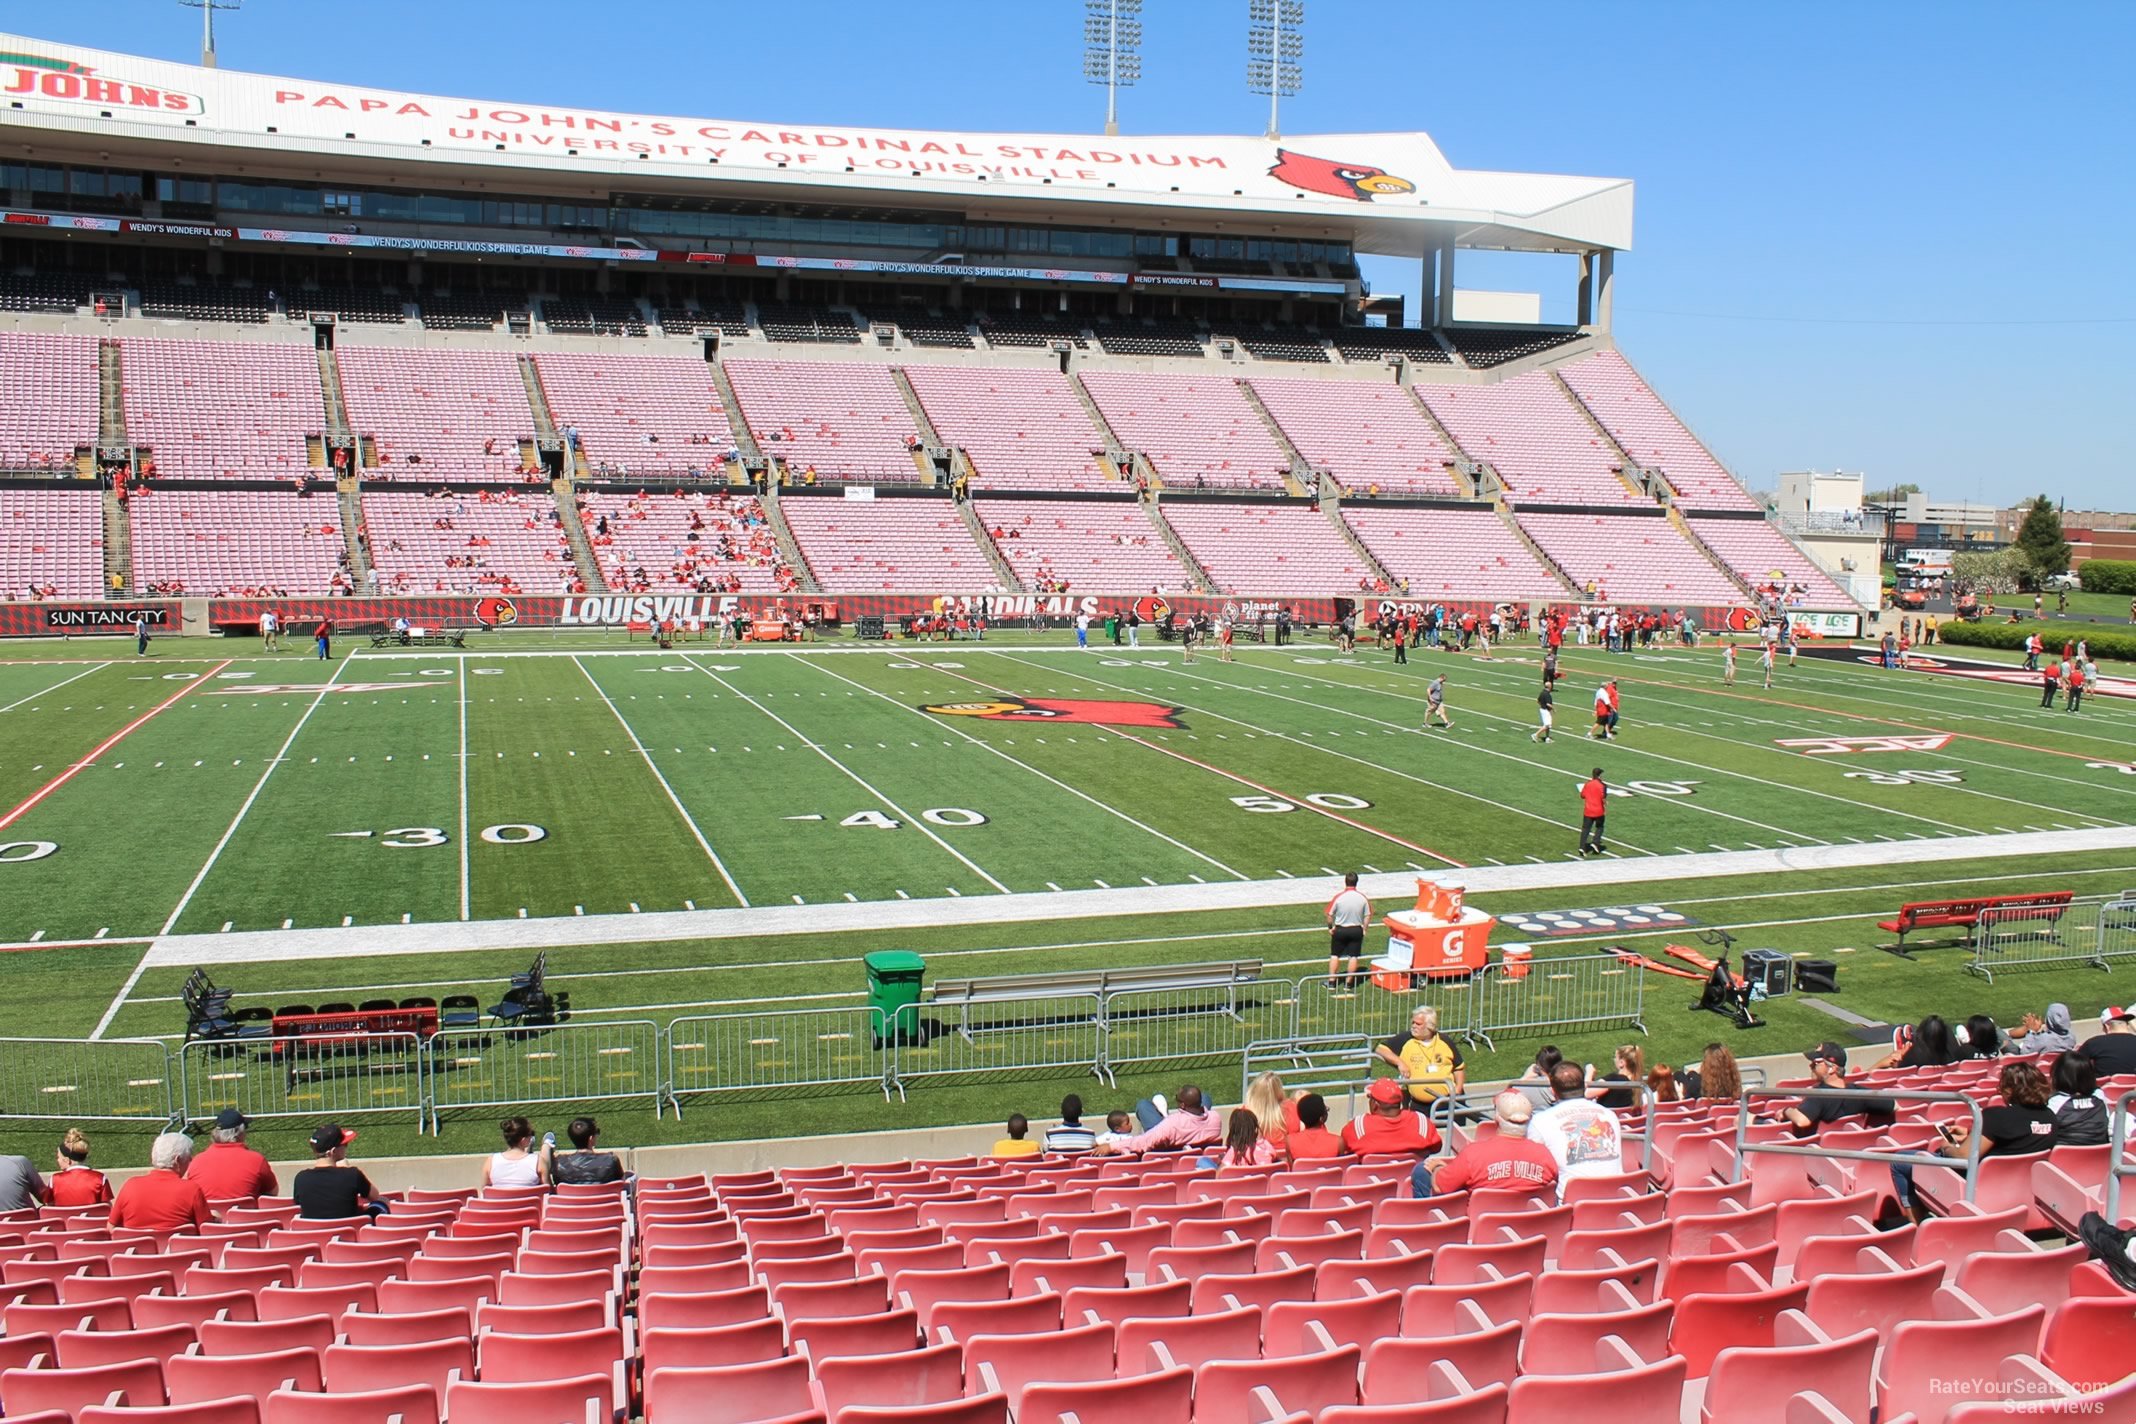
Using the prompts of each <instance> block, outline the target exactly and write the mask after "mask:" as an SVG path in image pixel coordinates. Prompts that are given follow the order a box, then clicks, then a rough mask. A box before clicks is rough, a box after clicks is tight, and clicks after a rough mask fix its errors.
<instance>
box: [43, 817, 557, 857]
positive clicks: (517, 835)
mask: <svg viewBox="0 0 2136 1424" xmlns="http://www.w3.org/2000/svg"><path fill="white" fill-rule="evenodd" d="M330 834H331V835H332V836H333V837H334V838H335V839H337V840H356V841H367V840H372V839H374V838H375V839H376V840H377V841H378V843H379V844H380V845H382V846H384V847H385V848H386V849H388V850H431V849H434V848H436V847H438V846H441V845H450V844H452V837H451V836H450V835H448V834H446V832H445V830H444V828H443V827H441V826H396V827H395V828H394V829H392V830H390V831H334V832H331V833H330ZM479 834H480V836H481V838H482V839H483V840H484V841H486V842H488V843H489V844H491V845H505V846H509V845H532V844H533V843H534V842H536V841H545V840H547V839H548V838H549V830H548V827H546V826H536V825H530V824H528V823H527V822H524V821H506V822H505V823H503V824H502V825H496V826H484V827H483V828H482V830H481V832H480V833H479ZM0 849H4V847H0ZM26 858H28V857H26Z"/></svg>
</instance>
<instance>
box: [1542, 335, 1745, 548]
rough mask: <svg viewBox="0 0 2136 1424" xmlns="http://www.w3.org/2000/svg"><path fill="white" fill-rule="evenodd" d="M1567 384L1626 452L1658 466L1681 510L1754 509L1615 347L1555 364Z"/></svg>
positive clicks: (1648, 466)
mask: <svg viewBox="0 0 2136 1424" xmlns="http://www.w3.org/2000/svg"><path fill="white" fill-rule="evenodd" d="M1557 371H1558V374H1559V375H1561V376H1563V377H1564V378H1565V384H1566V385H1568V386H1570V387H1572V389H1573V393H1574V394H1575V395H1577V396H1579V398H1580V399H1581V400H1582V401H1584V402H1585V403H1586V405H1587V408H1588V409H1589V410H1590V411H1592V412H1594V417H1595V419H1596V420H1599V421H1601V422H1602V428H1603V429H1605V430H1607V431H1608V432H1609V433H1610V434H1611V435H1612V436H1613V437H1615V439H1616V441H1617V443H1618V444H1619V445H1620V446H1622V447H1623V448H1624V451H1625V453H1626V454H1628V455H1630V456H1631V457H1632V458H1633V459H1634V460H1637V461H1638V462H1639V463H1640V464H1641V465H1644V466H1645V467H1647V468H1648V469H1650V470H1651V469H1658V470H1660V471H1661V472H1662V474H1663V475H1664V476H1666V477H1667V478H1668V481H1669V483H1670V484H1671V485H1672V486H1674V487H1675V489H1676V492H1677V496H1678V498H1677V504H1678V507H1680V508H1683V509H1756V508H1757V507H1758V505H1757V501H1756V500H1753V499H1752V498H1751V497H1750V492H1749V491H1748V490H1746V489H1744V488H1743V486H1741V485H1740V484H1738V483H1736V480H1735V477H1734V476H1733V475H1731V474H1729V473H1728V471H1727V470H1725V469H1723V468H1722V467H1721V462H1720V461H1718V460H1716V459H1714V458H1713V452H1712V451H1710V450H1708V449H1707V448H1706V447H1705V446H1704V445H1702V444H1700V443H1699V439H1698V437H1697V436H1695V435H1693V434H1692V433H1691V432H1690V431H1689V430H1687V429H1685V428H1684V423H1683V422H1682V421H1680V420H1678V419H1677V418H1676V413H1675V412H1674V411H1672V410H1670V409H1669V408H1668V407H1667V406H1666V405H1663V404H1662V402H1661V397H1659V396H1657V395H1655V394H1654V391H1653V389H1652V388H1651V387H1650V386H1648V385H1647V383H1646V382H1645V381H1644V380H1642V379H1641V378H1640V375H1639V373H1638V372H1637V371H1634V370H1633V369H1632V366H1631V363H1630V362H1629V361H1626V360H1625V359H1624V358H1623V357H1622V356H1619V355H1618V354H1617V353H1616V352H1614V351H1603V352H1599V353H1597V354H1596V355H1593V356H1589V357H1587V358H1586V359H1585V360H1580V361H1573V362H1569V363H1567V364H1565V365H1563V366H1560V367H1558V368H1557Z"/></svg>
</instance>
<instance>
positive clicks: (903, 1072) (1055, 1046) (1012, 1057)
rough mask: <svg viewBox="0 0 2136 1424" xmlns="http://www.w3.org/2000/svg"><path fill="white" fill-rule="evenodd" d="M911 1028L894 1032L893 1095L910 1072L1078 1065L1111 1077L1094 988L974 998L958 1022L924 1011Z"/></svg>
mask: <svg viewBox="0 0 2136 1424" xmlns="http://www.w3.org/2000/svg"><path fill="white" fill-rule="evenodd" d="M933 1007H934V1005H932V1004H922V1005H920V1006H919V1020H918V1025H917V1031H916V1032H913V1033H909V1034H908V1033H900V1034H898V1035H896V1037H897V1042H896V1044H895V1046H894V1048H893V1051H892V1053H891V1060H890V1062H891V1070H890V1071H891V1082H892V1083H893V1084H894V1085H896V1087H897V1089H898V1092H899V1093H900V1095H902V1094H903V1092H904V1085H905V1083H906V1081H907V1080H909V1079H914V1078H948V1077H956V1078H976V1077H984V1076H987V1075H991V1074H1006V1073H1030V1072H1045V1071H1047V1070H1066V1069H1081V1070H1083V1071H1085V1072H1087V1073H1089V1074H1091V1075H1092V1076H1093V1077H1096V1078H1099V1079H1101V1080H1103V1081H1106V1082H1110V1081H1111V1076H1110V1075H1109V1074H1108V1073H1107V1072H1106V1071H1105V1044H1104V1036H1105V1006H1104V1004H1103V1002H1102V1001H1101V1000H1100V999H1099V997H1098V996H1097V995H1096V994H1053V995H1048V996H1045V997H1043V998H1035V999H1017V1000H1014V1001H1010V1002H1002V1003H981V1004H973V1005H970V1006H969V1007H968V1008H966V1009H965V1010H964V1013H963V1017H962V1020H961V1023H960V1024H950V1023H944V1022H943V1021H941V1020H939V1019H934V1018H930V1017H928V1016H927V1011H928V1010H929V1009H931V1008H933Z"/></svg>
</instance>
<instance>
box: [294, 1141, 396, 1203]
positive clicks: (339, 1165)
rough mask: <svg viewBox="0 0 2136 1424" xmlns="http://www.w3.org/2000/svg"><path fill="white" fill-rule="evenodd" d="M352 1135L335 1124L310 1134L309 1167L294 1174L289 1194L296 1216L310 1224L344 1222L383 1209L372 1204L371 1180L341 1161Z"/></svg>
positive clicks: (344, 1161) (346, 1153)
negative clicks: (312, 1222)
mask: <svg viewBox="0 0 2136 1424" xmlns="http://www.w3.org/2000/svg"><path fill="white" fill-rule="evenodd" d="M355 1140H356V1134H355V1133H353V1132H350V1131H348V1130H347V1129H345V1128H343V1127H342V1126H341V1125H340V1124H338V1123H328V1124H327V1125H326V1126H325V1127H322V1128H320V1129H319V1130H318V1131H317V1132H314V1133H313V1134H312V1135H311V1150H312V1164H311V1165H310V1166H309V1167H306V1168H305V1169H304V1170H303V1171H301V1172H299V1173H297V1177H296V1180H295V1181H293V1182H291V1183H290V1184H289V1195H290V1197H291V1198H292V1199H293V1200H294V1201H295V1202H296V1204H297V1215H298V1216H300V1217H303V1218H305V1219H307V1220H311V1221H346V1220H348V1219H349V1218H350V1217H352V1216H364V1215H370V1216H377V1215H378V1214H379V1213H380V1212H383V1211H384V1210H385V1209H386V1204H385V1203H384V1202H382V1201H374V1200H372V1198H373V1197H375V1196H376V1195H377V1193H376V1192H375V1191H374V1190H373V1189H372V1186H371V1179H370V1178H369V1177H366V1176H365V1175H364V1174H363V1172H362V1171H361V1170H360V1169H358V1168H355V1167H351V1166H349V1165H348V1164H347V1161H346V1160H345V1159H346V1158H347V1157H348V1152H349V1144H350V1143H351V1142H354V1141H355Z"/></svg>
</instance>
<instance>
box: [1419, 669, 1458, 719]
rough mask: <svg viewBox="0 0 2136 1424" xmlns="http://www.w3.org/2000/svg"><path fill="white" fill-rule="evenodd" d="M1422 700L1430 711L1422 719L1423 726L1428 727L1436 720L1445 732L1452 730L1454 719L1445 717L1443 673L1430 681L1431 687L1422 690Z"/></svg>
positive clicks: (1444, 678)
mask: <svg viewBox="0 0 2136 1424" xmlns="http://www.w3.org/2000/svg"><path fill="white" fill-rule="evenodd" d="M1424 700H1425V701H1426V702H1427V703H1429V704H1430V710H1429V711H1428V712H1427V713H1426V714H1425V717H1424V725H1425V726H1427V727H1429V726H1430V725H1431V724H1432V722H1433V720H1434V719H1436V720H1437V721H1438V723H1439V725H1440V726H1442V727H1444V728H1446V730H1447V731H1449V732H1451V731H1452V730H1454V719H1453V718H1451V717H1449V716H1447V715H1446V674H1445V673H1443V672H1442V673H1440V674H1439V675H1438V676H1437V677H1435V678H1433V679H1432V680H1431V686H1429V687H1427V688H1425V689H1424Z"/></svg>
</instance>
